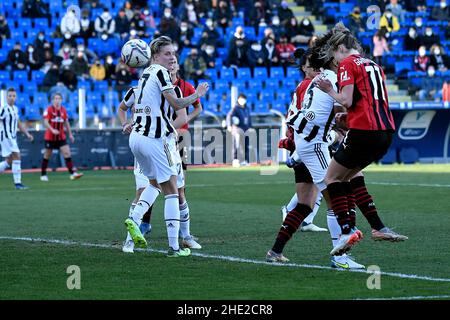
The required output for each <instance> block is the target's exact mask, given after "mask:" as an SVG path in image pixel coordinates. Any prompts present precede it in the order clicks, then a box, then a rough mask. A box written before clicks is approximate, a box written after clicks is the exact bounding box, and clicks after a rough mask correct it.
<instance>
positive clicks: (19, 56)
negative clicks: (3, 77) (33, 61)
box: [6, 42, 27, 71]
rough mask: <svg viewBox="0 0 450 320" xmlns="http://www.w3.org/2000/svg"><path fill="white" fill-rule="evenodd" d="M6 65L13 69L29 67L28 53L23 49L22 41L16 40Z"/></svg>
mask: <svg viewBox="0 0 450 320" xmlns="http://www.w3.org/2000/svg"><path fill="white" fill-rule="evenodd" d="M6 66H7V69H9V70H12V71H15V70H26V69H27V55H26V53H25V52H23V51H22V45H21V44H20V42H16V44H15V45H14V47H13V49H12V50H11V51H9V53H8V57H7V59H6Z"/></svg>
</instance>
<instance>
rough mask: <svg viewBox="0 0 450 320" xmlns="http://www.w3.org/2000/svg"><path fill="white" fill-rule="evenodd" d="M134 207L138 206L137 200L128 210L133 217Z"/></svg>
mask: <svg viewBox="0 0 450 320" xmlns="http://www.w3.org/2000/svg"><path fill="white" fill-rule="evenodd" d="M134 207H136V202H133V203H132V204H131V206H130V210H128V216H129V217H131V216H132V215H133V210H134Z"/></svg>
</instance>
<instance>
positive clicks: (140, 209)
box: [131, 185, 160, 225]
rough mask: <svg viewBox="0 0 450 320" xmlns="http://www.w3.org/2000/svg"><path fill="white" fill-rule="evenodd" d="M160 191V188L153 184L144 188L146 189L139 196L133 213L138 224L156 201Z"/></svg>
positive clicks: (133, 217)
mask: <svg viewBox="0 0 450 320" xmlns="http://www.w3.org/2000/svg"><path fill="white" fill-rule="evenodd" d="M159 193H160V191H159V189H156V188H155V187H154V186H152V185H149V186H148V187H146V188H145V189H144V191H142V193H141V197H140V198H139V201H138V203H137V204H136V206H135V207H134V209H133V214H132V215H131V218H132V219H133V220H134V222H136V223H137V224H138V225H140V224H141V221H142V217H143V216H144V214H145V213H146V212H147V210H148V208H150V207H151V206H152V204H153V203H154V202H155V200H156V198H157V197H158V195H159Z"/></svg>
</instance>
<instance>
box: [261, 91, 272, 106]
mask: <svg viewBox="0 0 450 320" xmlns="http://www.w3.org/2000/svg"><path fill="white" fill-rule="evenodd" d="M260 100H261V101H263V102H266V103H272V101H273V100H275V97H274V92H273V91H272V90H268V89H266V90H264V91H262V92H261V95H260Z"/></svg>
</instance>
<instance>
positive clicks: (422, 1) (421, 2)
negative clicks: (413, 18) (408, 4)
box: [416, 0, 427, 13]
mask: <svg viewBox="0 0 450 320" xmlns="http://www.w3.org/2000/svg"><path fill="white" fill-rule="evenodd" d="M416 8H417V11H418V12H424V13H425V12H427V3H426V0H416Z"/></svg>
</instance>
